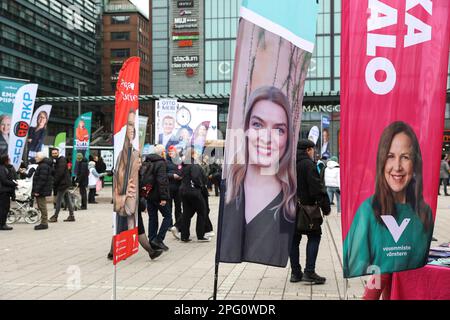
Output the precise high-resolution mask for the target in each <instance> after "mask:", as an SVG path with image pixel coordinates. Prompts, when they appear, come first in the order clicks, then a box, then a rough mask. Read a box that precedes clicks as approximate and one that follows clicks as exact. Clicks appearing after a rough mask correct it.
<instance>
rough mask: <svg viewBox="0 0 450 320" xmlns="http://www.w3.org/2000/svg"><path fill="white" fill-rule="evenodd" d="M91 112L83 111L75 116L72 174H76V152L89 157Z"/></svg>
mask: <svg viewBox="0 0 450 320" xmlns="http://www.w3.org/2000/svg"><path fill="white" fill-rule="evenodd" d="M91 124H92V112H87V113H83V114H82V115H81V116H80V117H78V118H77V120H76V121H75V125H74V134H73V151H72V175H73V176H74V175H76V169H77V166H76V161H77V154H79V153H81V154H82V155H83V157H84V158H86V159H89V144H90V137H91Z"/></svg>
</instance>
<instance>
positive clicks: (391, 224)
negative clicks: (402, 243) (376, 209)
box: [381, 215, 411, 243]
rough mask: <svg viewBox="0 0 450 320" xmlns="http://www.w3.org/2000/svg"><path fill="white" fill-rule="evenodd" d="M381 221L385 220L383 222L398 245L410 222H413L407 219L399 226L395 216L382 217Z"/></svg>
mask: <svg viewBox="0 0 450 320" xmlns="http://www.w3.org/2000/svg"><path fill="white" fill-rule="evenodd" d="M381 219H383V222H384V224H385V225H386V227H387V228H388V230H389V232H390V233H391V235H392V238H394V241H395V243H397V241H398V239H400V237H401V236H402V234H403V231H405V229H406V226H407V225H408V223H409V221H411V219H409V218H405V219H403V221H402V223H401V224H400V225H398V224H397V221H395V218H394V217H393V216H387V215H386V216H381Z"/></svg>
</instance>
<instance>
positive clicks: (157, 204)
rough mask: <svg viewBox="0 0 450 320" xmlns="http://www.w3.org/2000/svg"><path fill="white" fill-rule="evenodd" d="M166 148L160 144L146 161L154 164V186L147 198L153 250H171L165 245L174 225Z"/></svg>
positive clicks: (149, 229) (149, 236)
mask: <svg viewBox="0 0 450 320" xmlns="http://www.w3.org/2000/svg"><path fill="white" fill-rule="evenodd" d="M164 151H165V148H164V146H163V145H161V144H159V145H157V146H156V147H155V153H154V154H151V155H149V156H148V157H147V159H146V160H145V161H146V162H147V161H150V162H152V166H153V170H152V174H153V175H154V185H153V186H152V191H151V192H150V194H149V195H148V198H147V211H148V238H149V240H150V244H151V245H152V247H153V249H163V250H165V251H167V250H169V247H167V246H166V245H165V244H164V242H163V241H164V238H165V236H166V233H167V230H169V228H170V227H171V225H172V205H171V203H170V195H169V180H168V178H167V164H166V160H165V159H164ZM158 210H159V211H160V212H161V214H162V216H163V221H162V223H161V227H160V228H159V231H158Z"/></svg>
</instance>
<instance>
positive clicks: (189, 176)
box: [180, 164, 206, 195]
mask: <svg viewBox="0 0 450 320" xmlns="http://www.w3.org/2000/svg"><path fill="white" fill-rule="evenodd" d="M205 180H206V176H205V172H204V171H203V169H202V167H201V166H200V165H198V164H183V179H182V180H181V186H180V192H181V194H182V195H183V194H184V193H186V192H188V191H192V190H195V189H197V190H199V191H202V190H203V189H204V188H205Z"/></svg>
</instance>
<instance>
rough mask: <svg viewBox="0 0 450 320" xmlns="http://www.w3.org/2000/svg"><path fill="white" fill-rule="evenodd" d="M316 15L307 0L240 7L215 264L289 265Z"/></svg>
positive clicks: (254, 1)
mask: <svg viewBox="0 0 450 320" xmlns="http://www.w3.org/2000/svg"><path fill="white" fill-rule="evenodd" d="M317 11H318V5H317V3H316V1H310V0H280V1H273V0H244V1H243V3H242V7H241V19H240V22H239V32H238V38H237V46H236V56H235V69H234V75H233V83H232V90H231V100H230V111H229V113H228V127H227V136H226V142H225V152H226V154H225V161H226V163H225V166H224V171H223V178H224V179H226V182H225V183H226V193H225V197H224V198H221V207H222V206H223V210H221V212H220V215H221V217H220V218H219V221H221V223H219V241H218V245H217V246H218V256H219V260H220V261H221V262H229V263H239V262H243V261H247V262H253V263H260V264H265V265H272V266H279V267H285V266H286V264H287V261H288V256H289V249H290V245H291V242H292V235H293V232H294V221H295V208H296V200H295V193H296V170H295V159H296V146H297V140H298V134H299V130H300V119H301V111H302V100H303V90H304V82H305V78H306V74H307V70H308V66H309V62H310V58H311V55H312V51H313V48H314V39H315V28H316V18H317Z"/></svg>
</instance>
